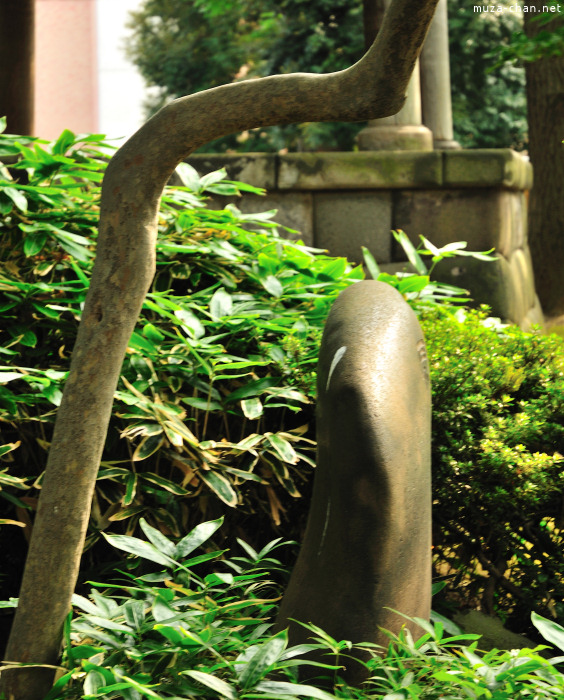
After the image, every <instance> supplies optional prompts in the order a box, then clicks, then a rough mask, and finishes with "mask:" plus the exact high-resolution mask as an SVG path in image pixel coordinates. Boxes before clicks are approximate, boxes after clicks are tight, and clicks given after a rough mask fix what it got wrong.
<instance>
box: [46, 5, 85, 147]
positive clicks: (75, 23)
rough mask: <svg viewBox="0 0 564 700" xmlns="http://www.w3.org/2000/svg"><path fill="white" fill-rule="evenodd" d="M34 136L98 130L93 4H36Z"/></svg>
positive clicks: (50, 136)
mask: <svg viewBox="0 0 564 700" xmlns="http://www.w3.org/2000/svg"><path fill="white" fill-rule="evenodd" d="M35 10H36V18H35V32H36V34H35V41H36V48H35V123H34V134H35V135H36V136H40V137H41V138H47V139H54V138H56V137H57V136H58V135H59V134H60V133H61V131H63V129H70V130H71V131H74V132H76V133H85V132H96V131H97V129H98V78H97V52H96V0H36V6H35Z"/></svg>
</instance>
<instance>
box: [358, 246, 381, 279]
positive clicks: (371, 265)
mask: <svg viewBox="0 0 564 700" xmlns="http://www.w3.org/2000/svg"><path fill="white" fill-rule="evenodd" d="M361 248H362V257H363V258H364V264H365V265H366V268H367V270H368V272H369V273H370V276H371V277H372V279H373V280H377V279H378V276H379V275H380V268H379V267H378V263H377V262H376V260H375V258H374V256H373V255H372V253H371V252H370V251H369V250H368V248H366V247H365V246H361Z"/></svg>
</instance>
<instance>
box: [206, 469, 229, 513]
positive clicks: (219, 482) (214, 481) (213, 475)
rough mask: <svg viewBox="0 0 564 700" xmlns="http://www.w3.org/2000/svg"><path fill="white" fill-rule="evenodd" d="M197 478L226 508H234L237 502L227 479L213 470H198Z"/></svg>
mask: <svg viewBox="0 0 564 700" xmlns="http://www.w3.org/2000/svg"><path fill="white" fill-rule="evenodd" d="M198 477H199V478H200V479H201V480H202V481H203V482H204V483H205V484H206V485H207V486H209V488H210V489H211V490H212V491H213V492H214V493H215V494H216V495H217V496H218V497H219V498H220V499H221V500H222V501H223V502H224V503H227V505H228V506H231V507H232V508H235V506H236V505H237V503H238V502H239V499H238V496H237V494H236V492H235V491H234V489H233V487H232V486H231V483H230V482H229V479H227V478H226V477H225V476H223V474H219V473H218V472H216V471H213V470H211V469H210V470H206V469H200V470H199V471H198Z"/></svg>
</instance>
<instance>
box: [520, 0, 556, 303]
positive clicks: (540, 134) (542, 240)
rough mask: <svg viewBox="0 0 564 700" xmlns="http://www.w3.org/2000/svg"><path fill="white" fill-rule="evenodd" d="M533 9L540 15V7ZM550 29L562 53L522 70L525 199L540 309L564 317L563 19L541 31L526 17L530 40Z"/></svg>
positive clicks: (545, 58)
mask: <svg viewBox="0 0 564 700" xmlns="http://www.w3.org/2000/svg"><path fill="white" fill-rule="evenodd" d="M535 7H536V8H537V10H538V11H540V10H541V8H542V5H541V3H535ZM551 30H554V31H555V36H556V37H558V36H559V37H560V40H559V42H558V44H559V51H560V55H559V56H558V55H554V52H553V51H551V52H550V54H552V55H545V56H543V57H542V58H540V59H539V60H536V61H532V62H528V64H527V68H526V70H527V105H528V113H529V154H530V157H531V162H532V164H533V169H534V178H535V179H534V185H533V189H532V190H531V195H530V198H529V245H530V248H531V255H532V258H533V269H534V272H535V280H536V287H537V293H538V295H539V299H540V302H541V304H542V307H543V310H544V312H545V314H546V315H548V316H558V315H560V314H564V275H563V274H562V271H563V270H564V236H563V234H564V196H562V183H563V182H564V145H562V140H563V139H564V34H563V33H562V32H563V30H564V17H563V16H562V15H560V16H558V15H556V16H554V19H552V20H551V21H550V22H549V23H548V24H546V25H545V27H544V30H543V26H542V24H541V23H540V22H539V21H538V20H536V18H535V17H534V15H532V14H528V15H526V20H525V33H526V36H527V37H528V38H530V39H535V38H538V37H539V35H540V33H541V31H545V32H550V31H551ZM541 40H542V37H541Z"/></svg>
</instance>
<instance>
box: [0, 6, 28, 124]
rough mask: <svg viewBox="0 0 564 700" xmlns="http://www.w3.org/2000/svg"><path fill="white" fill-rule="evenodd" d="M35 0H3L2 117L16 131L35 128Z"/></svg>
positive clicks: (0, 34) (0, 11) (0, 35)
mask: <svg viewBox="0 0 564 700" xmlns="http://www.w3.org/2000/svg"><path fill="white" fill-rule="evenodd" d="M34 29H35V0H0V117H3V116H5V117H7V122H8V131H9V132H11V133H12V134H31V133H32V129H33V53H34Z"/></svg>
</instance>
